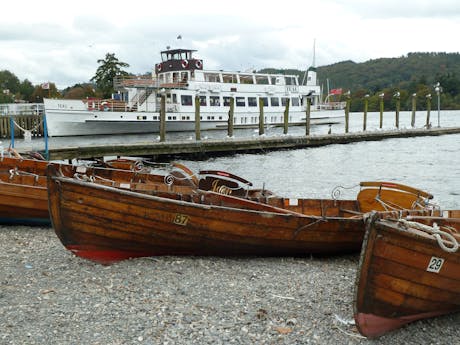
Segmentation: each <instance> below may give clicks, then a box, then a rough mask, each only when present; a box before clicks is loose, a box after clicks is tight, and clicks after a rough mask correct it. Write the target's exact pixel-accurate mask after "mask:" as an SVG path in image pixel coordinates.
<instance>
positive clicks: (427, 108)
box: [425, 93, 431, 129]
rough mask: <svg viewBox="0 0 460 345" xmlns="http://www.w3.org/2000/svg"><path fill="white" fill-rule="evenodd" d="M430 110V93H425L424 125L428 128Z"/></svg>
mask: <svg viewBox="0 0 460 345" xmlns="http://www.w3.org/2000/svg"><path fill="white" fill-rule="evenodd" d="M430 111H431V93H429V94H428V95H426V125H425V127H426V128H427V129H429V128H430V127H431V125H430Z"/></svg>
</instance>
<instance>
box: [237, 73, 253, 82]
mask: <svg viewBox="0 0 460 345" xmlns="http://www.w3.org/2000/svg"><path fill="white" fill-rule="evenodd" d="M240 83H241V84H254V79H253V75H240Z"/></svg>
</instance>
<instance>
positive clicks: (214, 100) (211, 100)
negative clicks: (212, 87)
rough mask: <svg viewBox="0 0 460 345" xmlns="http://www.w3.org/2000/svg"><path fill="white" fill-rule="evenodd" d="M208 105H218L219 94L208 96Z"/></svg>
mask: <svg viewBox="0 0 460 345" xmlns="http://www.w3.org/2000/svg"><path fill="white" fill-rule="evenodd" d="M209 105H210V106H211V107H219V106H220V96H210V97H209Z"/></svg>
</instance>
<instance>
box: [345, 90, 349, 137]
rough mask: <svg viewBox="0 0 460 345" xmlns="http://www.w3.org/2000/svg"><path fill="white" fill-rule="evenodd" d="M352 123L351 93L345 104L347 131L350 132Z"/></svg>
mask: <svg viewBox="0 0 460 345" xmlns="http://www.w3.org/2000/svg"><path fill="white" fill-rule="evenodd" d="M349 124H350V94H348V95H347V101H346V106H345V133H348V129H349Z"/></svg>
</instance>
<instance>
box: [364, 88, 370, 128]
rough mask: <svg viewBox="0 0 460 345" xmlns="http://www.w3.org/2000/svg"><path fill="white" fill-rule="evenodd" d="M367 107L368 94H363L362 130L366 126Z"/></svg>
mask: <svg viewBox="0 0 460 345" xmlns="http://www.w3.org/2000/svg"><path fill="white" fill-rule="evenodd" d="M368 108H369V95H365V96H364V114H363V132H365V131H366V127H367V109H368Z"/></svg>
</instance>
